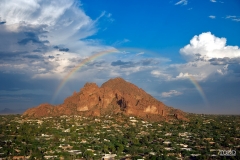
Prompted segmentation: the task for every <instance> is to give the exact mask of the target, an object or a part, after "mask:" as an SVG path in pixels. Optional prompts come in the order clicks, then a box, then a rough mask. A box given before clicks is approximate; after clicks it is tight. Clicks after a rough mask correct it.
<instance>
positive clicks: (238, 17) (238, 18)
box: [225, 15, 240, 22]
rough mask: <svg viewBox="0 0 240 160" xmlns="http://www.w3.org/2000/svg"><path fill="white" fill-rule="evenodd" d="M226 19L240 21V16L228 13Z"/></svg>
mask: <svg viewBox="0 0 240 160" xmlns="http://www.w3.org/2000/svg"><path fill="white" fill-rule="evenodd" d="M225 18H226V19H231V20H232V21H235V22H240V16H231V15H228V16H226V17H225Z"/></svg>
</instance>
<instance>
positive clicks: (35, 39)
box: [18, 32, 49, 45]
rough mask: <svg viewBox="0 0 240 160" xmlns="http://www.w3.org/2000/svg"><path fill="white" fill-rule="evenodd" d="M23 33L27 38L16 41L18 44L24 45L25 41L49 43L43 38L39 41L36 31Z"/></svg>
mask: <svg viewBox="0 0 240 160" xmlns="http://www.w3.org/2000/svg"><path fill="white" fill-rule="evenodd" d="M25 35H26V37H27V38H24V39H22V40H20V41H18V44H20V45H26V44H27V43H29V42H32V43H39V44H41V43H43V44H44V43H49V41H47V40H45V41H41V40H39V37H38V35H37V33H34V32H25Z"/></svg>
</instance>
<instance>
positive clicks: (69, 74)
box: [51, 48, 208, 106]
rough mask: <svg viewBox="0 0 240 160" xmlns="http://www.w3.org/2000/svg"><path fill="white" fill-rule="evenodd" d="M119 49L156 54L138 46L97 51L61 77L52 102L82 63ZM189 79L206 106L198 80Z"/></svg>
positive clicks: (206, 101) (118, 51)
mask: <svg viewBox="0 0 240 160" xmlns="http://www.w3.org/2000/svg"><path fill="white" fill-rule="evenodd" d="M120 50H123V51H125V50H127V51H135V52H136V51H138V52H144V53H150V54H152V55H157V54H156V53H154V52H151V51H148V50H143V49H139V48H137V49H136V48H121V49H119V48H118V49H109V50H105V51H101V52H98V53H96V54H94V55H92V56H90V57H89V58H86V59H84V60H83V61H82V62H81V63H79V64H78V65H77V66H75V67H74V68H73V69H72V70H71V71H70V72H69V73H68V74H67V75H66V76H64V78H63V79H62V81H61V83H60V84H59V85H58V87H57V89H56V91H55V92H54V95H53V98H52V101H51V102H52V103H53V102H54V101H55V99H56V97H57V96H58V95H59V93H60V91H61V90H62V88H63V86H64V85H65V84H66V82H67V81H68V80H69V78H70V77H71V76H72V75H73V74H74V73H75V72H77V71H78V70H79V69H81V68H82V67H83V66H84V65H86V64H87V63H88V62H90V61H92V60H95V59H97V58H99V57H101V56H104V55H107V54H111V53H120ZM188 78H189V80H190V81H191V82H192V84H193V85H194V86H195V87H196V89H197V91H198V92H199V94H200V95H201V97H202V99H203V101H204V102H205V104H206V105H207V106H208V100H207V98H206V96H205V94H204V92H203V90H202V88H201V86H200V85H199V84H198V82H197V81H196V80H195V78H194V77H193V76H188Z"/></svg>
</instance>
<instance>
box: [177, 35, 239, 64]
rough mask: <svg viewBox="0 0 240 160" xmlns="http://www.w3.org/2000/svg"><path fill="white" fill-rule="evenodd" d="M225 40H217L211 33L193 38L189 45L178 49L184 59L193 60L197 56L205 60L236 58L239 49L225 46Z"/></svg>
mask: <svg viewBox="0 0 240 160" xmlns="http://www.w3.org/2000/svg"><path fill="white" fill-rule="evenodd" d="M226 42H227V40H226V38H223V37H222V38H219V37H216V36H215V35H213V34H211V32H206V33H202V34H200V35H198V36H197V35H196V36H194V37H193V38H192V39H191V40H190V44H188V45H186V46H185V47H184V48H181V49H180V53H181V54H182V55H183V56H185V57H186V58H188V59H190V60H193V59H194V58H196V57H197V56H200V57H201V58H204V59H206V60H209V59H212V58H225V57H228V58H238V57H240V49H239V47H238V46H228V45H226Z"/></svg>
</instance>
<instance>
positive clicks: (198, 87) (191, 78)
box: [188, 76, 209, 106]
mask: <svg viewBox="0 0 240 160" xmlns="http://www.w3.org/2000/svg"><path fill="white" fill-rule="evenodd" d="M188 78H189V80H190V81H191V82H192V84H193V85H194V86H195V87H196V89H197V90H198V92H199V94H200V95H201V97H202V99H203V101H204V103H205V104H206V105H207V106H209V105H208V100H207V98H206V95H205V94H204V92H203V90H202V88H201V86H200V85H199V84H198V82H197V81H196V79H195V78H194V77H193V76H188Z"/></svg>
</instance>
